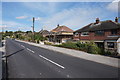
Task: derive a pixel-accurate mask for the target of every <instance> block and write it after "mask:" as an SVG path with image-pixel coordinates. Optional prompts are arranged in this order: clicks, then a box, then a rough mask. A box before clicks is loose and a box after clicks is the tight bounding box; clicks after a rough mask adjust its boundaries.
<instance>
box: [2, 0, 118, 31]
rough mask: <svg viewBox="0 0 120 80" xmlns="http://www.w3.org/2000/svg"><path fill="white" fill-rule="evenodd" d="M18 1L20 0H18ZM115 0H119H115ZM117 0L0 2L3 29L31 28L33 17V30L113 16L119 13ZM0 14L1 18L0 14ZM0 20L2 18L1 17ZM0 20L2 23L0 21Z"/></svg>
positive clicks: (83, 22) (49, 28)
mask: <svg viewBox="0 0 120 80" xmlns="http://www.w3.org/2000/svg"><path fill="white" fill-rule="evenodd" d="M18 1H19V0H18ZM117 1H118V0H117ZM117 4H118V3H117V2H113V1H110V2H83V1H82V2H72V1H71V2H70V1H69V2H55V1H54V2H47V1H46V2H8V1H7V0H6V2H2V4H1V3H0V5H1V6H2V7H0V9H2V12H0V15H1V17H2V25H1V26H2V27H3V26H5V30H9V31H10V30H13V31H16V30H23V31H28V30H32V28H31V26H32V17H35V18H36V19H35V20H36V21H35V31H40V30H41V29H42V28H43V29H47V30H51V29H53V28H55V27H56V26H57V24H60V25H65V26H67V27H69V28H71V29H73V30H77V29H80V28H81V27H83V26H85V25H87V24H89V23H91V22H95V19H96V18H100V20H101V21H104V20H113V21H114V19H115V17H117V16H118V6H117ZM1 17H0V18H1ZM0 20H1V19H0ZM0 24H1V23H0Z"/></svg>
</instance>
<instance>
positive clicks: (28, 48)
mask: <svg viewBox="0 0 120 80" xmlns="http://www.w3.org/2000/svg"><path fill="white" fill-rule="evenodd" d="M27 50H28V51H30V52H32V53H35V52H34V51H33V50H31V49H29V48H27Z"/></svg>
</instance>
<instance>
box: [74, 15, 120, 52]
mask: <svg viewBox="0 0 120 80" xmlns="http://www.w3.org/2000/svg"><path fill="white" fill-rule="evenodd" d="M119 38H120V23H118V18H117V17H116V18H115V21H112V20H106V21H100V20H99V18H97V19H96V21H95V22H94V23H90V24H88V25H86V26H84V27H83V28H81V29H79V30H76V31H75V32H74V40H77V41H81V42H82V43H86V42H89V41H94V42H95V43H96V44H97V45H98V46H99V47H100V48H103V49H104V50H105V51H112V52H117V49H118V47H117V40H118V39H119Z"/></svg>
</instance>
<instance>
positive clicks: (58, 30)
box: [51, 26, 73, 32]
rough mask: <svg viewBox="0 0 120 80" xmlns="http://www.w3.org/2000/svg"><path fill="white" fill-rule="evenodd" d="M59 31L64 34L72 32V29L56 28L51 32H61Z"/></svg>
mask: <svg viewBox="0 0 120 80" xmlns="http://www.w3.org/2000/svg"><path fill="white" fill-rule="evenodd" d="M61 31H66V32H73V30H72V29H70V28H68V27H66V26H58V27H56V28H55V29H53V30H51V32H61Z"/></svg>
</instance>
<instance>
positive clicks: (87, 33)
mask: <svg viewBox="0 0 120 80" xmlns="http://www.w3.org/2000/svg"><path fill="white" fill-rule="evenodd" d="M81 36H89V32H82V33H81Z"/></svg>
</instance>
